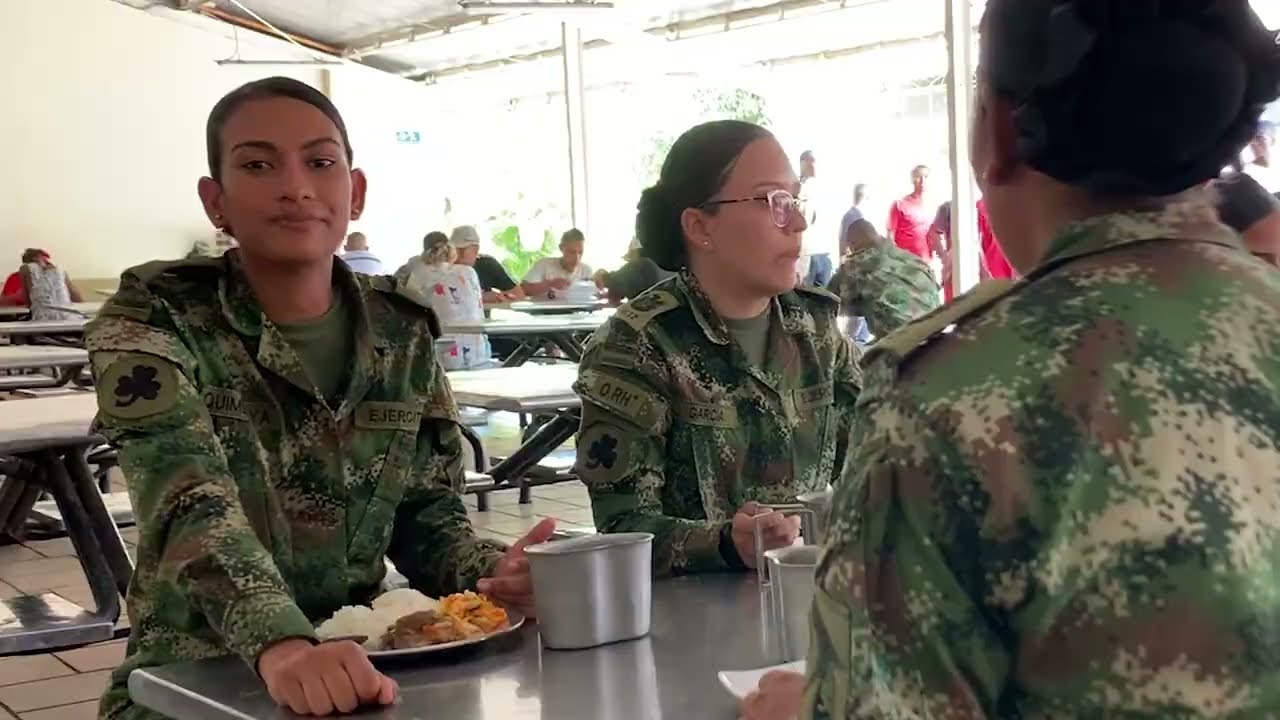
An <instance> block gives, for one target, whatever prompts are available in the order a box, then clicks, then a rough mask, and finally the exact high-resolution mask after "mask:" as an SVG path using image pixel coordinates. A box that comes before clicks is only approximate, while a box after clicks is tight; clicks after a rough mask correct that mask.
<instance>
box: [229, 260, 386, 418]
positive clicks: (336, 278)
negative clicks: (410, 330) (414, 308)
mask: <svg viewBox="0 0 1280 720" xmlns="http://www.w3.org/2000/svg"><path fill="white" fill-rule="evenodd" d="M223 259H224V262H225V263H226V272H224V273H222V276H221V277H220V278H219V280H218V299H219V301H220V302H221V304H222V314H223V315H224V316H225V317H226V318H227V321H228V322H229V323H230V324H231V327H232V328H234V329H235V330H236V332H238V333H240V334H241V335H243V336H245V337H249V338H256V339H257V360H258V363H259V364H261V365H262V366H263V367H265V368H267V369H269V370H271V371H272V372H274V373H276V374H277V375H280V376H281V377H283V378H285V379H286V380H288V381H289V382H290V383H291V384H293V385H295V386H297V387H298V388H299V389H301V390H303V391H305V392H308V393H311V394H312V395H315V387H314V385H313V384H312V383H311V382H310V380H308V379H307V377H306V374H305V373H304V372H303V370H302V363H301V361H299V360H298V358H297V355H296V354H295V353H294V352H293V348H292V347H291V346H290V345H289V343H288V341H287V340H286V339H285V338H284V336H283V335H282V334H281V333H280V330H279V329H278V328H277V327H276V326H275V325H274V324H273V323H271V321H270V320H268V319H267V316H266V314H265V313H264V312H263V311H262V307H261V306H260V305H259V304H258V300H257V298H256V297H254V294H253V288H252V287H250V285H249V279H248V277H247V276H246V275H245V273H244V264H243V260H242V259H241V258H240V252H239V251H238V250H231V251H228V252H227V253H226V254H225V255H224V256H223ZM333 286H334V287H335V288H337V291H338V292H341V293H342V294H343V298H344V299H345V300H346V301H347V302H348V303H350V304H351V307H354V308H355V317H356V338H355V340H356V342H355V346H356V357H355V367H353V369H352V372H351V375H350V379H349V381H348V391H347V394H346V396H347V402H345V403H344V408H346V407H347V406H348V405H351V404H354V402H356V401H358V400H359V398H360V397H362V396H363V395H364V392H365V391H366V390H367V389H368V378H369V377H371V376H372V375H373V374H374V368H375V366H376V365H377V363H378V362H379V358H380V357H381V356H382V355H383V353H384V352H385V351H386V349H387V347H389V345H390V343H389V340H388V339H387V338H386V337H385V336H384V335H382V334H381V333H380V332H378V330H377V329H378V328H383V327H385V326H386V323H385V322H381V321H380V320H381V316H382V315H384V314H385V313H386V312H387V309H386V307H385V306H384V304H382V303H370V302H369V295H370V294H371V293H372V289H371V287H369V285H368V284H367V283H364V282H361V281H360V280H358V279H357V277H356V274H355V273H354V272H353V271H352V270H351V269H350V268H348V267H347V264H346V263H343V262H334V263H333ZM371 304H373V305H375V306H376V308H377V309H371V308H370V305H371ZM344 362H345V360H344Z"/></svg>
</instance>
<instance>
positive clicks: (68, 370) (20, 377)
mask: <svg viewBox="0 0 1280 720" xmlns="http://www.w3.org/2000/svg"><path fill="white" fill-rule="evenodd" d="M88 365H89V353H88V351H86V350H84V349H83V348H73V347H54V346H47V345H0V390H21V389H26V388H49V387H62V386H64V385H66V384H67V383H69V382H71V381H72V380H76V379H77V378H79V377H80V373H81V372H82V371H83V370H84V369H85V367H86V366H88ZM42 370H53V371H54V372H55V373H57V375H56V377H55V376H52V375H45V374H42V373H41V372H40V371H42Z"/></svg>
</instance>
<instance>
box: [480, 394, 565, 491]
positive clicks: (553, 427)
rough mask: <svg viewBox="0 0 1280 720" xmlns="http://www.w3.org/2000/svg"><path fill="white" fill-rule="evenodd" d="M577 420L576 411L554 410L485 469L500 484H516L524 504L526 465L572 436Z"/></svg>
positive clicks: (534, 463) (529, 464) (527, 468)
mask: <svg viewBox="0 0 1280 720" xmlns="http://www.w3.org/2000/svg"><path fill="white" fill-rule="evenodd" d="M579 422H580V415H579V411H577V410H563V411H561V412H559V413H557V414H556V416H555V417H553V418H552V419H551V420H549V421H548V422H547V423H546V424H544V425H543V426H542V427H540V428H538V430H537V431H536V432H534V433H533V435H531V436H530V437H529V439H528V440H527V441H526V442H525V443H524V444H523V445H521V446H520V447H519V448H517V449H516V451H515V452H513V453H511V455H510V457H508V458H507V459H505V460H503V461H502V462H500V463H498V464H497V465H494V466H493V469H492V470H490V471H489V475H490V476H492V477H493V479H494V481H495V482H497V483H500V484H507V485H512V484H516V483H518V484H519V487H520V502H521V503H522V504H528V503H529V501H530V498H529V484H528V482H527V481H526V480H525V477H524V475H525V473H526V472H528V470H529V468H531V467H533V466H534V465H537V464H538V461H539V460H541V459H542V458H544V457H546V456H547V455H548V454H550V453H551V451H553V450H555V449H556V448H558V447H560V446H561V445H563V444H564V441H566V440H568V439H569V438H571V437H573V434H574V433H575V432H577V431H578V424H579Z"/></svg>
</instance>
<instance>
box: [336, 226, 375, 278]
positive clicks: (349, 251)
mask: <svg viewBox="0 0 1280 720" xmlns="http://www.w3.org/2000/svg"><path fill="white" fill-rule="evenodd" d="M343 250H344V252H343V253H342V259H343V260H344V261H346V263H347V267H349V268H351V269H352V270H353V271H355V272H358V273H364V274H365V275H381V274H382V261H381V260H379V259H378V256H377V255H374V254H373V253H371V252H369V241H368V240H367V239H365V236H364V233H361V232H353V233H351V234H350V235H348V236H347V244H346V246H345V247H344V248H343Z"/></svg>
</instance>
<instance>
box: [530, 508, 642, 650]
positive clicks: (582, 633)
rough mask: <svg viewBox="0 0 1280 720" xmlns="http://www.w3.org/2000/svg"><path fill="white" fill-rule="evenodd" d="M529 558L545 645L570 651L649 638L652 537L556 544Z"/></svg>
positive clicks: (539, 549) (538, 548)
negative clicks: (647, 636)
mask: <svg viewBox="0 0 1280 720" xmlns="http://www.w3.org/2000/svg"><path fill="white" fill-rule="evenodd" d="M526 553H527V554H528V556H529V573H530V575H532V576H533V598H534V606H535V609H536V610H537V613H538V631H539V633H540V634H541V635H542V644H543V645H544V646H546V647H548V648H551V649H554V650H572V649H576V648H588V647H596V646H598V645H605V644H608V643H612V642H618V641H620V640H631V639H633V638H638V637H642V636H644V635H648V634H649V621H650V619H651V615H652V610H651V608H652V598H653V574H652V573H653V570H652V563H653V535H652V534H650V533H618V534H616V535H592V536H588V537H578V538H572V539H569V540H558V541H555V542H546V543H542V544H540V545H533V546H530V547H529V548H527V550H526Z"/></svg>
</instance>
